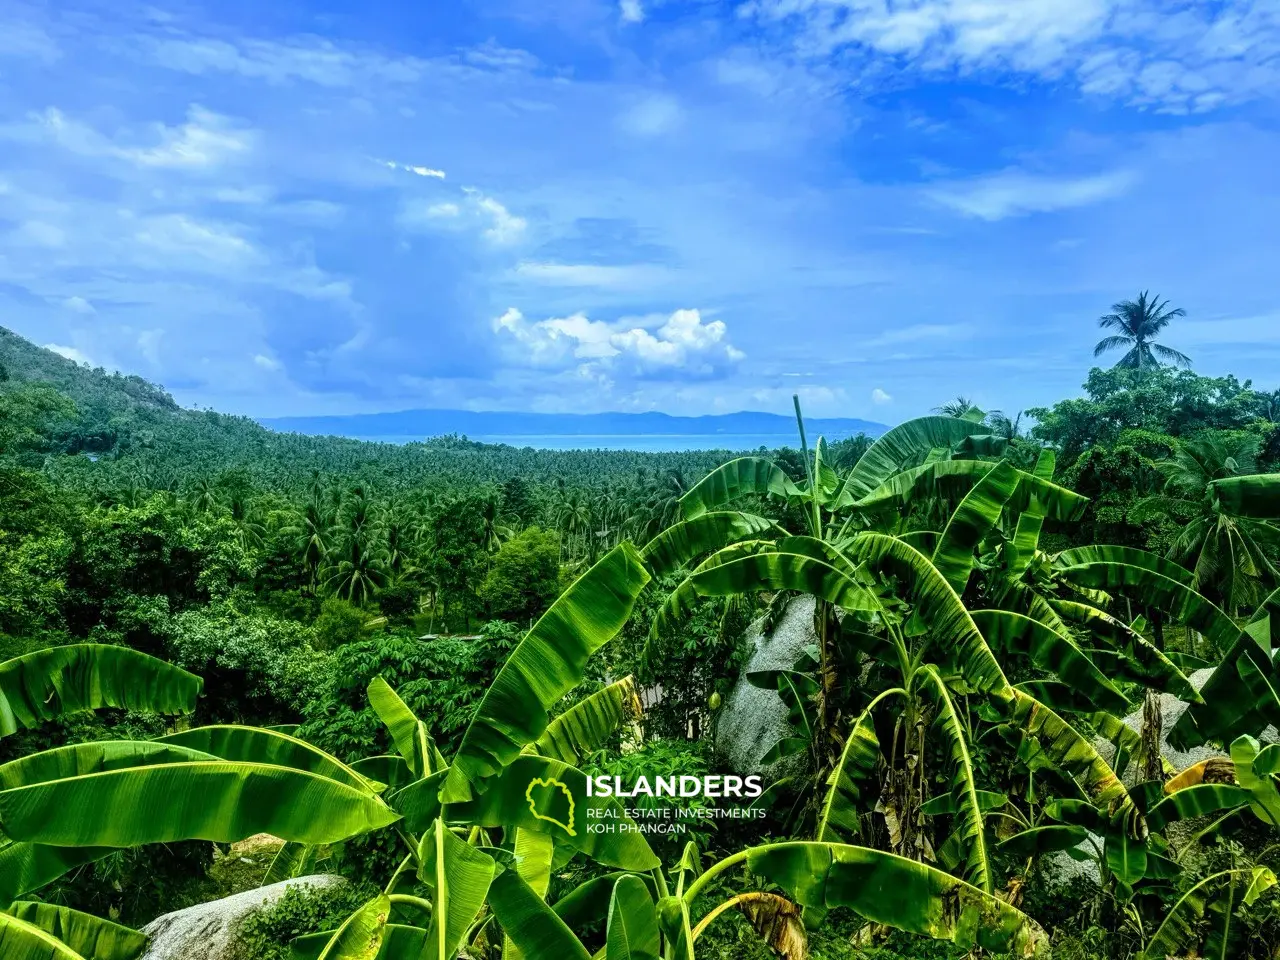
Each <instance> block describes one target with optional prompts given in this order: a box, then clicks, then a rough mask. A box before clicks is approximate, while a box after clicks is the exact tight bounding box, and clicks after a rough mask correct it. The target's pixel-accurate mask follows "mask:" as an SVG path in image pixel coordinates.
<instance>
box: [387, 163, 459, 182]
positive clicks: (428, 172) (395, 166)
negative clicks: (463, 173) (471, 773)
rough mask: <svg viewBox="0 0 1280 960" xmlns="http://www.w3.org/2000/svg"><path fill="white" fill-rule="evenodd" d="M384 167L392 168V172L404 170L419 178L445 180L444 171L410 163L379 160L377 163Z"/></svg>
mask: <svg viewBox="0 0 1280 960" xmlns="http://www.w3.org/2000/svg"><path fill="white" fill-rule="evenodd" d="M376 162H378V163H380V164H382V165H383V166H384V167H390V168H391V169H392V170H403V171H404V172H405V173H412V174H416V175H417V176H419V177H433V178H435V179H436V180H443V179H444V176H445V174H444V171H443V170H436V169H434V168H432V167H422V166H415V165H414V164H410V163H396V161H394V160H378V161H376Z"/></svg>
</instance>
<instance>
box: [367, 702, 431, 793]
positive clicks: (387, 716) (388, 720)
mask: <svg viewBox="0 0 1280 960" xmlns="http://www.w3.org/2000/svg"><path fill="white" fill-rule="evenodd" d="M368 697H369V706H371V707H373V712H374V713H376V714H377V715H378V719H379V720H381V721H382V722H383V724H384V725H385V726H386V728H387V730H389V731H390V732H391V740H392V742H393V743H394V744H395V745H396V749H397V750H399V751H400V756H402V757H404V760H405V763H407V764H409V769H410V770H411V771H413V775H414V776H415V777H418V778H421V777H429V776H431V774H432V773H434V772H435V771H434V769H433V764H432V760H433V756H432V748H433V746H434V745H433V744H432V743H431V738H430V736H429V735H428V734H427V728H426V725H425V724H424V723H423V722H422V721H421V720H419V719H418V718H417V716H415V715H414V712H413V711H412V710H410V709H409V707H408V705H407V704H406V703H405V702H404V701H403V700H401V699H400V696H399V694H397V693H396V692H395V691H394V690H393V689H391V684H389V683H387V681H385V680H383V679H382V677H374V678H373V679H372V680H370V681H369V689H368Z"/></svg>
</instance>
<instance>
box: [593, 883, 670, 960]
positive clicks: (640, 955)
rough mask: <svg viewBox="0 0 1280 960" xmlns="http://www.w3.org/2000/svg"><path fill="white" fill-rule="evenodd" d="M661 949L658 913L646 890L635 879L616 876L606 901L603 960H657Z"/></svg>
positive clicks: (643, 885)
mask: <svg viewBox="0 0 1280 960" xmlns="http://www.w3.org/2000/svg"><path fill="white" fill-rule="evenodd" d="M661 950H662V937H661V935H660V934H659V932H658V912H657V910H655V909H654V905H653V898H652V897H650V896H649V890H648V888H647V887H646V886H645V884H644V881H643V880H641V879H640V878H639V877H630V876H629V877H620V878H619V879H618V882H617V883H615V884H614V885H613V896H612V898H611V899H610V901H609V924H608V927H607V928H606V932H605V957H606V958H607V960H659V957H660V956H661Z"/></svg>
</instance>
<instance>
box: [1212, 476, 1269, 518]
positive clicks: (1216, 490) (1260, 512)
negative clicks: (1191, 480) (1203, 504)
mask: <svg viewBox="0 0 1280 960" xmlns="http://www.w3.org/2000/svg"><path fill="white" fill-rule="evenodd" d="M1208 492H1209V497H1210V499H1211V500H1212V502H1213V505H1214V507H1215V508H1217V509H1218V510H1220V511H1222V512H1223V513H1225V514H1227V515H1228V516H1231V517H1244V518H1246V519H1251V520H1274V519H1276V518H1280V474H1276V473H1263V474H1252V475H1250V476H1245V477H1226V478H1225V479H1222V480H1214V481H1213V482H1212V483H1210V484H1209V491H1208Z"/></svg>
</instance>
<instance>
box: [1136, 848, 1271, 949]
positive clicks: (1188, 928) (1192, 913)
mask: <svg viewBox="0 0 1280 960" xmlns="http://www.w3.org/2000/svg"><path fill="white" fill-rule="evenodd" d="M1237 880H1244V881H1245V883H1246V884H1247V886H1246V888H1245V897H1244V899H1245V901H1246V902H1249V903H1251V902H1253V900H1256V899H1257V897H1258V896H1260V895H1261V893H1262V892H1263V891H1265V890H1266V889H1268V888H1270V887H1272V886H1274V885H1275V882H1276V878H1275V874H1273V873H1272V872H1271V871H1270V870H1268V869H1267V868H1266V867H1246V868H1242V869H1238V870H1223V871H1221V872H1220V873H1215V874H1212V875H1210V876H1208V877H1205V878H1204V879H1203V880H1201V881H1200V882H1199V883H1197V884H1196V885H1195V886H1193V887H1191V889H1189V890H1188V891H1187V892H1186V893H1184V894H1183V895H1182V896H1181V897H1180V898H1178V900H1177V902H1175V903H1174V905H1173V906H1172V907H1171V908H1170V910H1169V912H1168V913H1167V914H1166V915H1165V918H1164V920H1163V921H1161V923H1160V926H1159V927H1157V928H1156V931H1155V933H1154V934H1152V936H1151V939H1150V940H1148V941H1147V947H1146V949H1145V950H1144V951H1143V953H1142V955H1141V957H1140V958H1139V960H1165V958H1166V957H1169V956H1177V955H1181V954H1183V953H1185V952H1186V951H1187V950H1188V949H1194V948H1195V947H1196V946H1197V945H1198V944H1199V942H1200V937H1199V935H1198V934H1199V922H1200V920H1201V919H1202V918H1203V917H1204V912H1205V905H1206V900H1207V898H1208V893H1209V890H1210V888H1212V887H1213V886H1215V885H1217V884H1219V883H1223V884H1224V886H1225V887H1226V888H1227V890H1226V891H1224V893H1225V896H1227V897H1228V898H1231V900H1232V901H1234V898H1235V896H1236V889H1235V886H1236V882H1237ZM1220 914H1221V915H1222V917H1223V921H1224V925H1229V924H1230V922H1231V918H1232V916H1233V915H1234V911H1233V910H1230V909H1228V910H1225V911H1220ZM1215 939H1216V940H1217V943H1218V945H1219V950H1218V951H1217V960H1228V958H1230V957H1232V956H1234V955H1233V954H1230V953H1226V952H1223V951H1225V950H1226V948H1227V947H1228V946H1229V942H1230V939H1231V936H1230V932H1229V930H1224V931H1223V932H1221V933H1219V934H1218V936H1217V937H1215Z"/></svg>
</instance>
